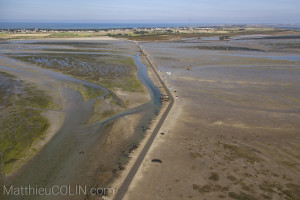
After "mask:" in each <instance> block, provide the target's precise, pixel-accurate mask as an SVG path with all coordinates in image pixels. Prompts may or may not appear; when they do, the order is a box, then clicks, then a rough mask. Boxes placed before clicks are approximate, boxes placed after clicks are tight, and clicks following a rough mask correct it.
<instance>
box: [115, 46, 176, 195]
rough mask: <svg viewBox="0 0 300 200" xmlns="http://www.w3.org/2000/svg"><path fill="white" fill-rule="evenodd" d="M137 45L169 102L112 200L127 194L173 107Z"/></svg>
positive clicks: (147, 58) (168, 92)
mask: <svg viewBox="0 0 300 200" xmlns="http://www.w3.org/2000/svg"><path fill="white" fill-rule="evenodd" d="M137 45H138V46H139V48H140V50H141V52H142V55H143V56H145V58H146V60H147V62H148V63H149V66H150V67H151V68H152V69H153V71H154V73H155V75H156V77H157V78H158V80H159V81H160V83H161V85H162V86H163V88H164V90H165V92H166V94H167V95H168V96H169V97H170V102H169V105H168V107H167V109H166V110H165V112H164V113H163V115H162V117H161V119H160V120H159V122H158V123H157V125H156V127H155V128H154V130H153V132H152V134H151V136H150V137H149V139H148V141H147V143H146V145H145V146H144V148H143V149H142V151H141V153H140V155H139V156H138V158H137V160H136V161H135V163H134V165H133V166H132V168H131V169H130V171H129V173H128V175H127V177H126V178H125V180H124V182H123V184H122V185H121V187H120V188H119V190H118V192H117V194H116V196H115V198H114V200H121V199H123V197H124V195H125V193H126V192H127V190H128V188H129V185H130V184H131V182H132V180H133V178H134V176H135V174H136V172H137V171H138V169H139V167H140V165H141V164H142V162H143V160H144V158H145V156H146V155H147V153H148V151H149V149H150V146H151V145H152V143H153V141H154V139H155V137H156V135H157V134H158V132H159V130H160V128H161V126H162V124H163V123H164V121H165V119H166V118H167V116H168V114H169V112H170V110H171V108H172V107H173V104H174V98H173V96H172V94H171V92H170V91H169V89H168V88H167V86H166V85H165V83H164V82H163V80H162V79H161V77H160V76H159V74H158V72H157V70H156V69H155V67H154V66H153V64H152V62H151V61H150V59H149V57H148V55H147V54H146V53H145V52H144V51H143V49H142V48H141V46H140V45H139V44H138V43H137Z"/></svg>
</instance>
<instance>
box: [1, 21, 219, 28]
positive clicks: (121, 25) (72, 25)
mask: <svg viewBox="0 0 300 200" xmlns="http://www.w3.org/2000/svg"><path fill="white" fill-rule="evenodd" d="M214 25H216V24H200V23H199V24H197V23H17V22H0V29H31V28H40V29H111V28H154V27H155V28H156V27H157V28H162V27H201V26H203V27H204V26H205V27H208V26H214Z"/></svg>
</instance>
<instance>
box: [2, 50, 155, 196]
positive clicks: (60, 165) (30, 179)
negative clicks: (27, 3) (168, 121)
mask: <svg viewBox="0 0 300 200" xmlns="http://www.w3.org/2000/svg"><path fill="white" fill-rule="evenodd" d="M6 46H7V45H6ZM3 48H5V47H2V50H3ZM18 49H20V48H18ZM18 51H19V50H18ZM18 51H16V52H18ZM29 52H30V50H29ZM10 53H11V52H10ZM18 53H19V52H18ZM26 53H28V51H27V52H26ZM81 53H83V52H81ZM85 53H86V52H85ZM124 55H126V56H131V55H128V54H124ZM1 57H2V59H3V56H1ZM132 57H133V58H134V61H135V64H136V66H137V68H138V78H139V80H140V81H141V82H142V84H143V85H144V86H145V87H146V88H147V90H148V92H149V93H150V96H151V100H150V101H149V102H147V103H145V104H143V105H141V106H138V107H135V108H131V109H127V110H126V111H123V112H120V113H118V114H116V115H113V116H111V117H109V118H107V119H106V120H104V121H102V122H99V123H95V124H91V125H87V124H84V122H86V121H87V118H88V116H89V115H90V113H91V112H92V109H93V103H94V101H95V99H94V100H91V101H84V100H83V99H82V97H81V95H80V94H79V93H78V92H76V91H74V90H70V89H64V91H63V93H64V97H65V99H66V102H67V103H66V104H65V106H64V110H65V111H66V118H65V122H64V124H63V126H62V127H61V129H60V130H59V131H58V133H56V135H55V136H54V137H53V138H52V139H51V141H50V142H49V143H47V144H46V145H45V146H44V147H43V148H42V150H41V151H40V152H38V154H37V155H36V156H35V157H34V158H33V159H31V160H30V161H29V162H28V163H26V164H25V165H24V166H23V167H21V168H20V170H19V171H18V172H17V173H16V174H15V175H14V176H12V177H9V178H8V179H7V180H6V182H5V184H8V185H14V187H17V186H28V185H31V186H34V187H51V186H53V185H93V184H97V185H98V186H101V185H102V184H104V183H101V181H99V182H97V181H96V183H93V180H91V177H92V176H93V172H90V173H89V172H86V171H85V170H89V169H85V167H86V166H87V163H86V162H87V160H90V159H93V158H92V157H91V158H90V157H89V158H88V159H87V156H88V155H89V152H90V151H94V149H95V148H94V147H95V146H97V145H99V143H100V142H99V141H101V139H102V137H103V127H104V125H105V124H109V123H111V122H113V121H114V120H116V119H119V118H121V117H124V116H126V115H131V114H137V113H139V114H141V116H142V117H141V120H140V121H139V124H138V126H137V128H136V129H135V130H134V133H133V134H132V137H131V138H130V142H129V143H126V145H127V147H125V148H122V149H120V150H122V152H124V150H126V148H127V149H128V148H129V147H130V146H132V145H133V144H137V143H138V142H139V141H140V140H141V139H142V138H143V133H144V131H145V128H147V127H148V126H149V124H150V122H151V120H152V119H153V118H154V117H155V116H156V115H157V114H158V112H159V109H160V106H161V103H160V95H161V94H160V91H159V89H158V88H157V87H156V86H155V85H154V83H153V82H152V81H151V79H150V78H149V77H148V74H147V67H146V66H145V65H144V64H143V63H142V62H141V60H140V54H139V53H137V54H136V55H135V56H132ZM4 58H5V59H6V60H7V62H11V63H12V65H16V63H15V61H14V60H13V59H10V58H9V59H7V58H6V57H5V56H4ZM30 67H31V68H32V69H34V70H36V71H39V73H40V74H43V75H45V76H47V77H50V78H52V79H54V80H56V81H71V82H75V83H80V84H83V85H87V86H90V87H94V88H100V89H102V90H103V91H104V94H103V95H104V96H105V95H106V94H107V89H105V88H103V87H101V86H99V85H97V84H94V83H90V82H88V81H85V80H80V79H77V78H74V77H72V76H69V75H66V74H62V73H59V72H54V71H51V70H48V69H43V68H39V67H35V66H30ZM1 69H2V70H6V71H11V72H12V74H14V72H15V71H16V70H17V71H19V72H22V71H23V72H26V73H27V74H28V73H30V70H28V69H26V67H22V66H15V67H14V68H11V69H10V68H9V67H7V66H0V70H1ZM33 76H34V75H33ZM100 149H101V148H100ZM122 152H120V159H123V160H124V159H126V158H124V157H123V158H122V156H124V155H122ZM98 153H99V154H101V155H103V157H107V156H109V155H105V153H106V152H98ZM91 155H92V154H91ZM95 159H98V158H95ZM99 163H101V162H99ZM91 164H93V165H94V164H97V161H92V162H91ZM98 168H99V169H101V168H102V166H98ZM104 168H105V167H104ZM111 170H113V169H111ZM83 171H85V172H84V173H83ZM5 198H6V199H20V196H4V199H5ZM57 198H58V199H60V198H59V197H57ZM1 199H2V198H1ZM30 199H53V196H42V197H41V196H36V195H34V196H30ZM54 199H55V198H54Z"/></svg>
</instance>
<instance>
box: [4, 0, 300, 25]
mask: <svg viewBox="0 0 300 200" xmlns="http://www.w3.org/2000/svg"><path fill="white" fill-rule="evenodd" d="M0 21H17V22H20V21H21V22H93V23H95V22H98V23H103V22H154V23H155V22H156V23H157V22H191V23H300V0H0Z"/></svg>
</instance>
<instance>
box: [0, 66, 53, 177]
mask: <svg viewBox="0 0 300 200" xmlns="http://www.w3.org/2000/svg"><path fill="white" fill-rule="evenodd" d="M0 83H1V84H0V130H1V132H0V138H1V140H0V157H1V160H0V161H1V165H0V166H1V167H0V172H1V174H10V173H12V172H13V171H14V170H15V169H16V168H17V167H18V166H17V165H21V163H20V161H22V160H23V159H24V157H25V156H26V152H27V151H28V150H29V148H30V147H31V145H32V143H33V142H34V141H36V140H38V139H39V138H40V137H41V136H42V135H43V134H44V133H45V131H46V130H47V128H48V127H49V122H48V120H47V118H46V117H44V116H42V112H43V109H47V108H49V107H50V106H51V98H50V97H49V96H47V95H46V94H45V93H44V92H43V91H41V90H38V89H37V88H35V87H34V86H33V85H31V84H28V83H25V82H22V81H19V80H17V79H16V78H15V77H14V76H12V75H10V74H7V73H4V72H0ZM17 163H18V164H17Z"/></svg>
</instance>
